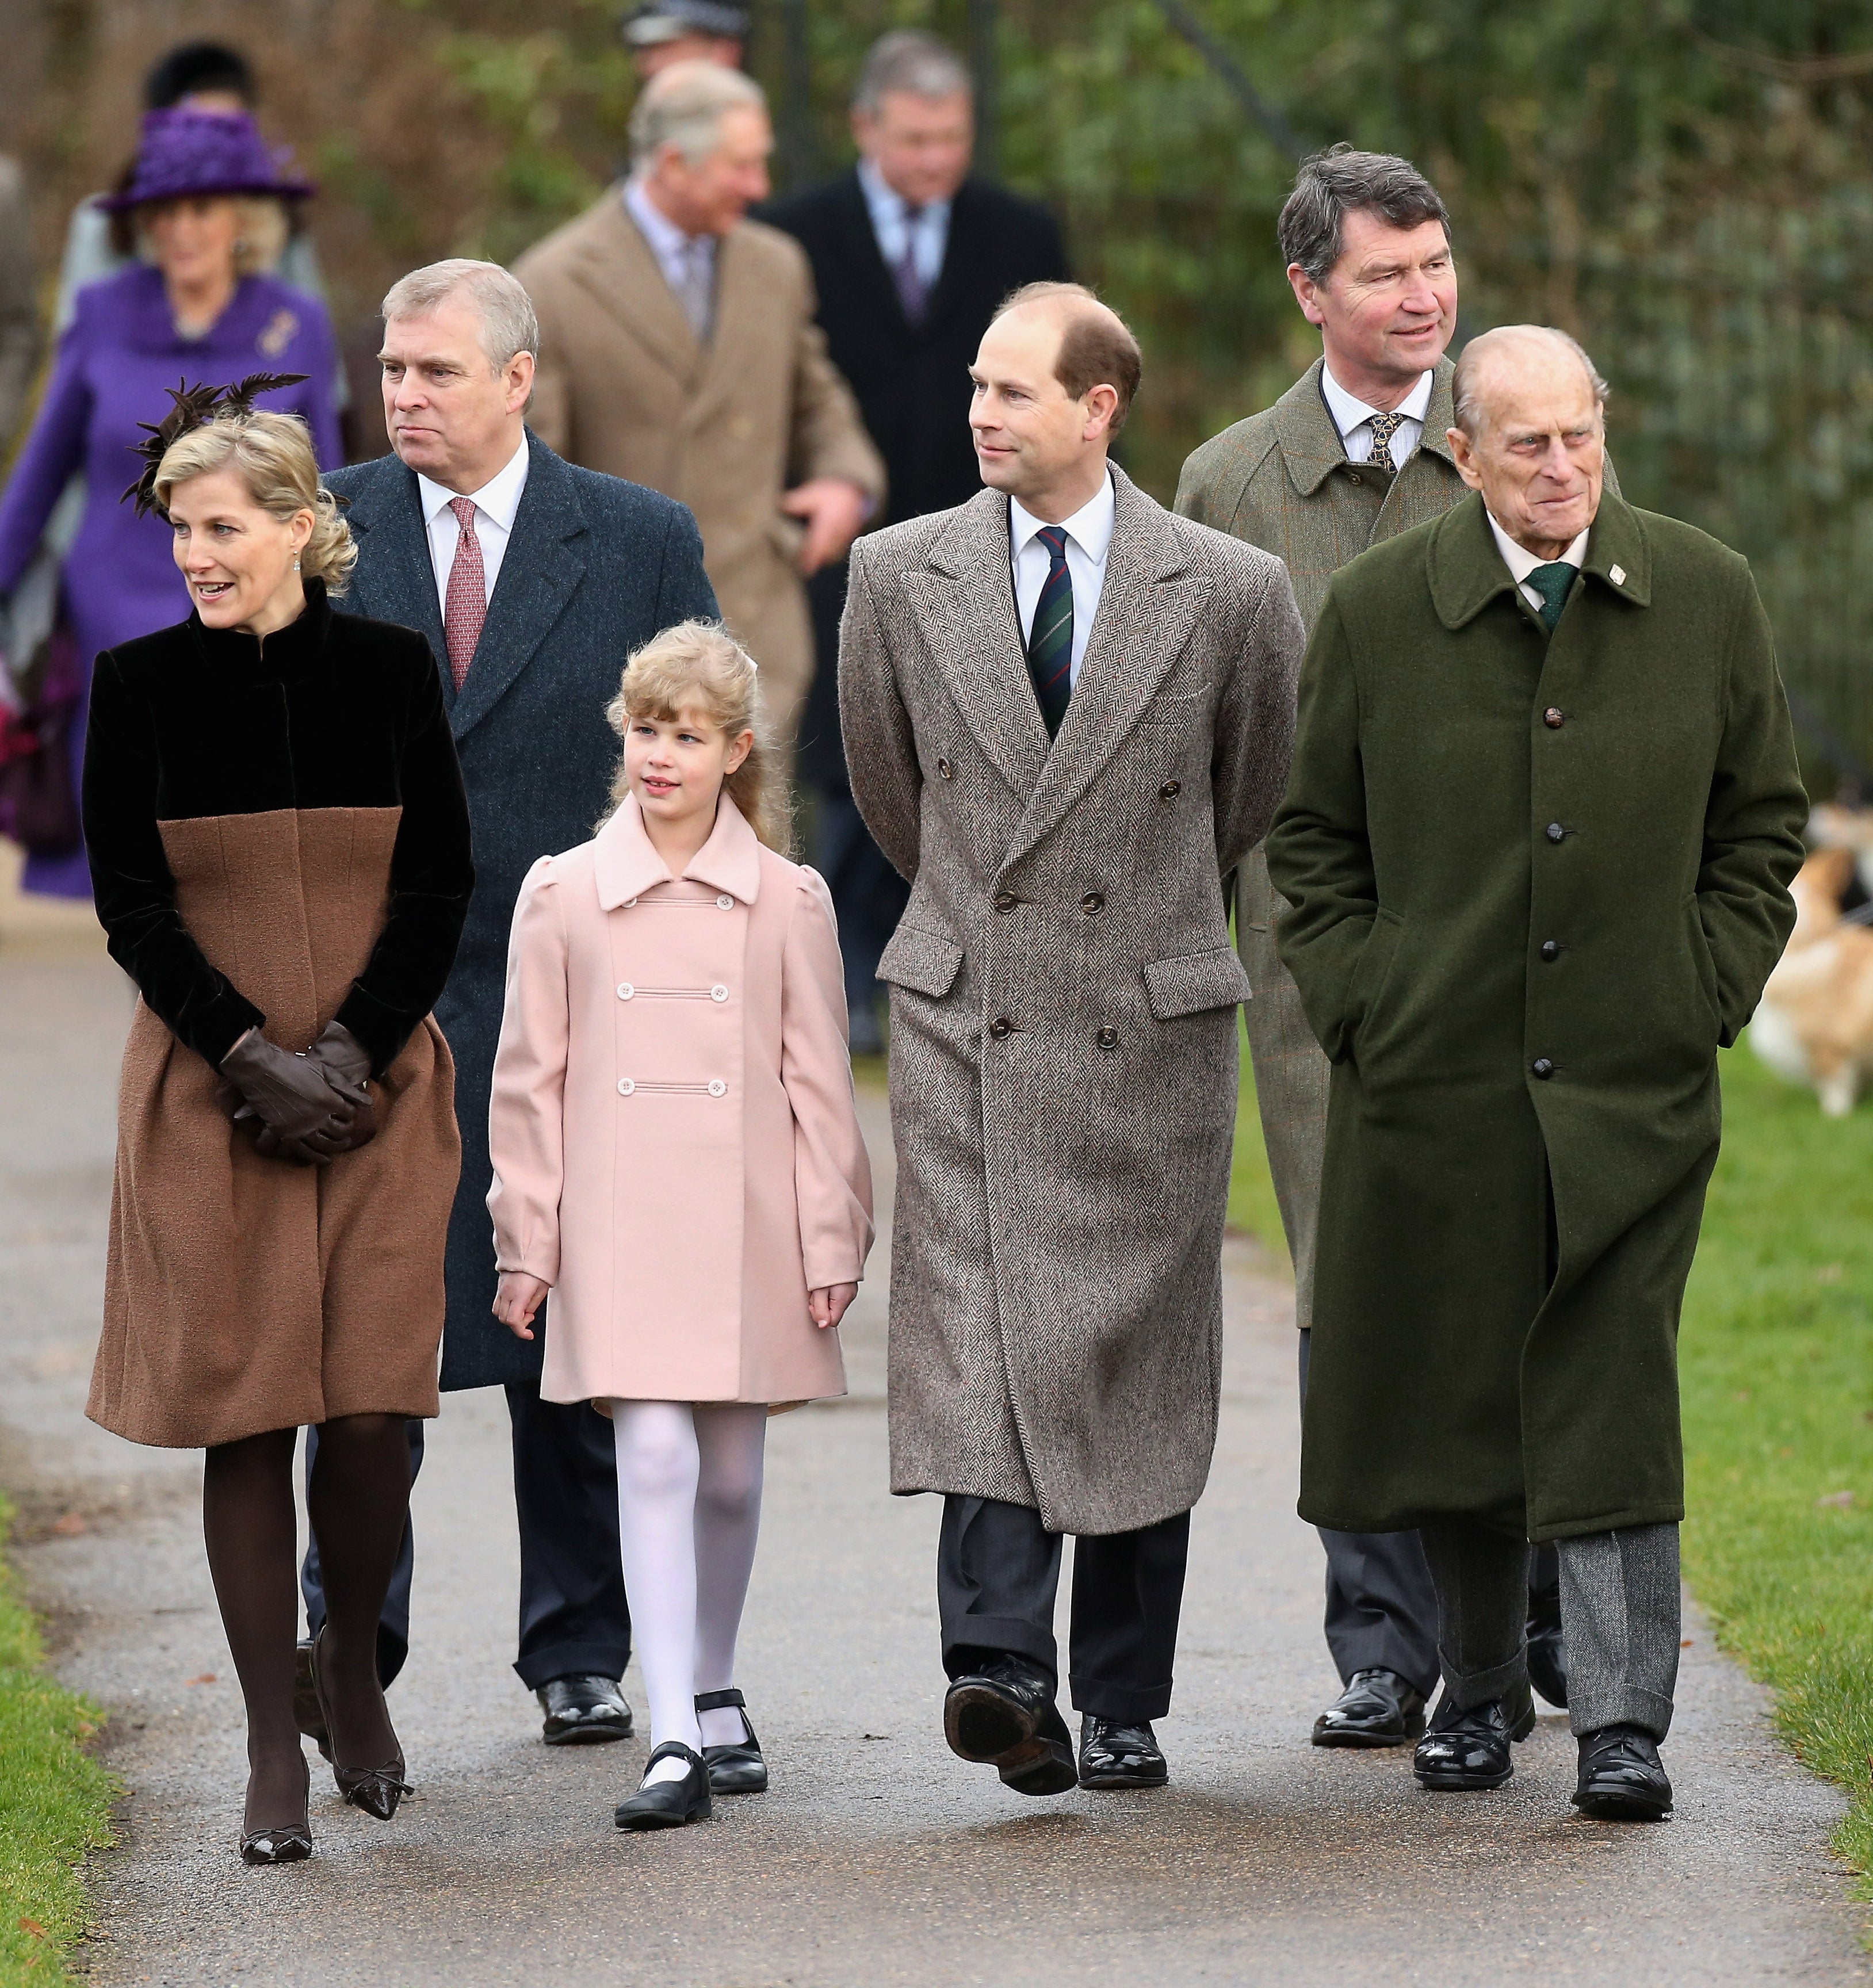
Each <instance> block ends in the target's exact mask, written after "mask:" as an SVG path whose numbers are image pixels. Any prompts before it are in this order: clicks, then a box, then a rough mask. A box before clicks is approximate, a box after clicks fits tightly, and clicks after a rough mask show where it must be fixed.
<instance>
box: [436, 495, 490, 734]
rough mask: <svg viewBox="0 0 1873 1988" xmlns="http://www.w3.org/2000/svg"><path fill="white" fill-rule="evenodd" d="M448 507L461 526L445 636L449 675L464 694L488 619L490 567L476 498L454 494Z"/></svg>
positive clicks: (450, 576) (450, 581)
mask: <svg viewBox="0 0 1873 1988" xmlns="http://www.w3.org/2000/svg"><path fill="white" fill-rule="evenodd" d="M448 507H449V509H451V511H453V512H455V522H456V523H457V524H458V525H459V526H461V536H460V537H459V538H458V539H457V540H456V542H455V564H454V565H453V566H451V567H450V568H449V570H448V598H447V600H445V603H444V604H443V609H442V634H443V639H444V640H445V641H446V642H447V643H448V669H449V674H450V675H451V676H452V677H453V678H455V689H456V693H457V695H460V693H461V687H462V685H464V684H465V683H466V682H467V681H468V665H469V664H471V663H472V662H473V661H474V660H475V644H476V643H478V641H480V640H481V639H482V623H483V622H484V621H485V620H487V619H488V570H487V568H486V567H485V566H483V565H482V542H481V539H480V538H479V536H478V535H477V533H476V532H475V499H473V498H472V497H451V499H449V500H448Z"/></svg>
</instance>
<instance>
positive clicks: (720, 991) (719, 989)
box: [709, 980, 729, 1001]
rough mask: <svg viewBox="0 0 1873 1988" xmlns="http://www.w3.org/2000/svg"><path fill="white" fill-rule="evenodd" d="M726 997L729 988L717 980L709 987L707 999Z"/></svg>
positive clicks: (724, 998) (720, 999)
mask: <svg viewBox="0 0 1873 1988" xmlns="http://www.w3.org/2000/svg"><path fill="white" fill-rule="evenodd" d="M728 998H729V990H728V989H727V988H725V986H723V985H722V982H720V981H719V980H718V981H717V982H716V983H715V986H713V987H712V988H711V989H709V999H711V1000H712V1001H725V1000H727V999H728Z"/></svg>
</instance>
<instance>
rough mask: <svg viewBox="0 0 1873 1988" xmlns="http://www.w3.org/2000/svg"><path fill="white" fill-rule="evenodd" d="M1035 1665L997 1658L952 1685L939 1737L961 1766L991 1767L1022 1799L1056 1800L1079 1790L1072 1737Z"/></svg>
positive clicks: (1046, 1680) (1042, 1673)
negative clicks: (972, 1763) (1053, 1797)
mask: <svg viewBox="0 0 1873 1988" xmlns="http://www.w3.org/2000/svg"><path fill="white" fill-rule="evenodd" d="M1054 1689H1055V1686H1054V1683H1053V1679H1051V1678H1050V1677H1049V1676H1048V1675H1047V1674H1046V1672H1045V1671H1043V1670H1042V1669H1041V1668H1040V1666H1039V1665H1037V1664H1031V1663H1029V1662H1028V1661H1027V1660H1026V1658H1023V1657H1018V1656H1016V1655H1013V1653H1012V1652H999V1653H998V1654H996V1655H994V1656H992V1657H990V1658H988V1659H987V1661H986V1662H984V1663H983V1665H982V1668H981V1669H979V1670H978V1671H973V1672H969V1673H968V1674H967V1675H965V1676H962V1677H959V1678H957V1679H954V1680H953V1681H952V1683H951V1685H950V1687H949V1692H948V1696H946V1697H945V1699H944V1700H943V1736H944V1737H945V1739H948V1742H949V1746H950V1751H951V1752H952V1753H956V1754H958V1755H960V1756H961V1757H962V1759H964V1760H978V1761H982V1762H985V1763H989V1764H992V1766H993V1767H994V1768H995V1770H996V1773H999V1775H1000V1776H1001V1777H1002V1786H1003V1787H1009V1788H1013V1790H1014V1791H1015V1793H1016V1794H1021V1795H1061V1794H1066V1792H1067V1790H1068V1789H1069V1788H1075V1787H1078V1786H1079V1785H1080V1770H1079V1767H1078V1765H1077V1763H1076V1762H1075V1761H1074V1759H1073V1736H1072V1735H1071V1734H1070V1733H1069V1732H1068V1731H1067V1722H1066V1721H1065V1720H1064V1719H1063V1718H1061V1716H1060V1708H1059V1707H1058V1706H1057V1705H1056V1704H1055V1703H1054V1702H1053V1693H1054Z"/></svg>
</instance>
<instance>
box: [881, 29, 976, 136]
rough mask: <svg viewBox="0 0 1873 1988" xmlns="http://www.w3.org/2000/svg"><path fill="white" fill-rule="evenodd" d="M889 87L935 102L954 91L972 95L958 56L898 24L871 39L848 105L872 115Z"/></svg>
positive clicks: (971, 85)
mask: <svg viewBox="0 0 1873 1988" xmlns="http://www.w3.org/2000/svg"><path fill="white" fill-rule="evenodd" d="M888 90H904V91H905V92H906V93H908V94H909V95H911V96H921V97H922V98H923V99H924V100H925V101H926V102H927V103H935V102H936V101H938V100H939V99H941V98H943V97H945V96H956V95H957V94H958V93H961V94H962V95H964V96H971V95H973V93H974V90H975V86H974V83H973V81H972V79H971V77H970V75H969V70H968V69H967V67H966V66H965V65H964V63H963V61H962V58H961V57H960V56H958V54H957V53H956V52H955V50H954V49H952V48H950V47H949V46H948V45H947V44H946V43H945V42H939V41H938V39H937V38H936V36H935V35H926V34H925V33H924V32H923V31H922V29H919V28H900V29H898V30H897V31H896V32H894V33H893V34H889V35H880V36H879V38H878V39H877V40H876V41H875V42H873V43H872V45H871V53H870V54H869V55H868V56H866V58H865V66H864V68H863V69H860V71H859V73H858V87H857V90H854V92H853V93H852V108H853V109H854V110H859V111H863V112H864V114H865V115H866V116H867V117H877V114H878V113H879V111H880V110H882V109H883V107H884V97H885V93H886V92H887V91H888Z"/></svg>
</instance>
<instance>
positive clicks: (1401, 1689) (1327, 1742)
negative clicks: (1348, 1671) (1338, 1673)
mask: <svg viewBox="0 0 1873 1988" xmlns="http://www.w3.org/2000/svg"><path fill="white" fill-rule="evenodd" d="M1424 1729H1425V1699H1424V1693H1423V1692H1421V1691H1420V1690H1418V1688H1417V1686H1416V1685H1411V1684H1407V1683H1406V1682H1405V1679H1403V1678H1401V1677H1400V1676H1399V1675H1398V1672H1396V1671H1386V1670H1368V1671H1355V1672H1354V1673H1353V1675H1351V1677H1350V1678H1348V1679H1347V1681H1346V1689H1345V1690H1344V1691H1343V1692H1341V1694H1340V1696H1338V1697H1337V1698H1336V1699H1334V1702H1333V1703H1332V1704H1331V1705H1330V1706H1328V1707H1327V1709H1326V1710H1325V1711H1324V1712H1322V1713H1321V1714H1320V1717H1319V1718H1318V1719H1316V1720H1315V1721H1314V1722H1313V1743H1314V1744H1315V1746H1404V1745H1405V1743H1407V1742H1408V1740H1412V1739H1416V1738H1417V1737H1418V1734H1419V1733H1422V1731H1423V1730H1424Z"/></svg>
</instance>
